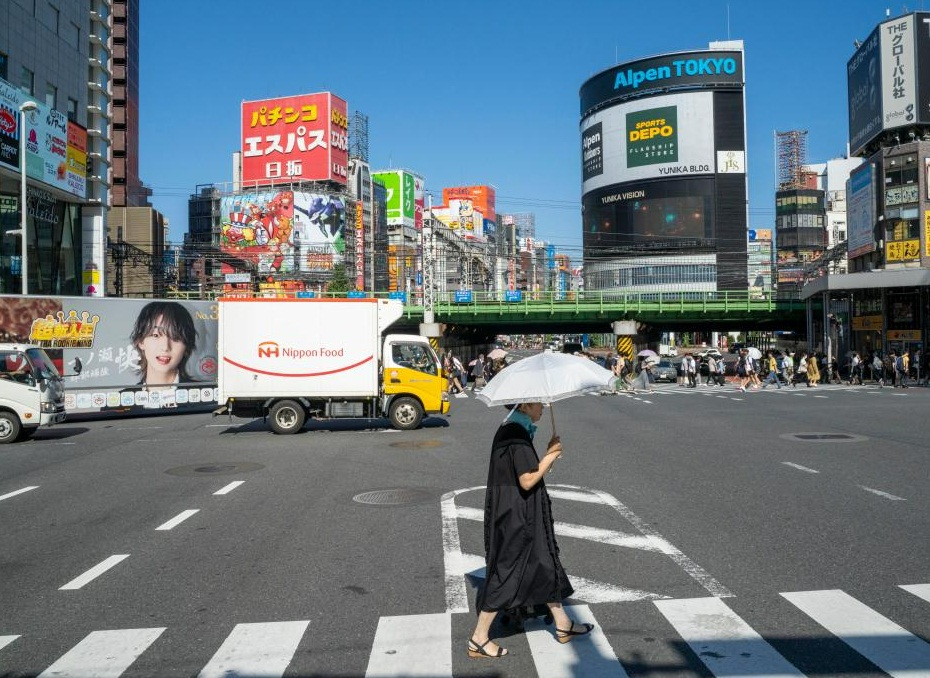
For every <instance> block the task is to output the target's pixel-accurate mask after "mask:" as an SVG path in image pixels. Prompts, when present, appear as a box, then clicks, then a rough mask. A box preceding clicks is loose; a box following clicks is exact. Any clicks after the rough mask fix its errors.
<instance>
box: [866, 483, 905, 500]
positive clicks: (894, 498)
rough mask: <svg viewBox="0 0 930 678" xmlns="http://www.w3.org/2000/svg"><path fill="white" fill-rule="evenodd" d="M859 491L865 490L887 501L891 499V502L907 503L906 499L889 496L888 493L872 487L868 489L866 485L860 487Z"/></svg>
mask: <svg viewBox="0 0 930 678" xmlns="http://www.w3.org/2000/svg"><path fill="white" fill-rule="evenodd" d="M859 489H862V490H865V491H866V492H871V493H872V494H877V495H878V496H879V497H884V498H885V499H890V500H891V501H907V499H905V498H904V497H896V496H895V495H893V494H888V493H887V492H882V491H881V490H876V489H875V488H872V487H866V486H865V485H859Z"/></svg>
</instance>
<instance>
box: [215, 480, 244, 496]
mask: <svg viewBox="0 0 930 678" xmlns="http://www.w3.org/2000/svg"><path fill="white" fill-rule="evenodd" d="M243 483H245V481H244V480H234V481H232V482H231V483H229V485H227V486H226V487H223V488H220V489H219V490H217V491H216V492H214V493H213V494H215V495H217V494H229V493H230V492H232V491H233V490H235V489H236V488H237V487H239V486H240V485H242V484H243Z"/></svg>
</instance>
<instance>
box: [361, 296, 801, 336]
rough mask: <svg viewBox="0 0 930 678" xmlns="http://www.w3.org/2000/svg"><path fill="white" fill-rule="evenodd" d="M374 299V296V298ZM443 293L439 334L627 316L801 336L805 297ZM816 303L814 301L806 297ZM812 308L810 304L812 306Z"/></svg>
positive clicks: (575, 327) (558, 327) (412, 307)
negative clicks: (511, 298) (516, 297)
mask: <svg viewBox="0 0 930 678" xmlns="http://www.w3.org/2000/svg"><path fill="white" fill-rule="evenodd" d="M378 296H381V295H378ZM505 296H506V293H503V292H471V294H470V298H468V295H462V294H461V293H455V292H448V293H440V294H438V295H436V298H435V299H434V302H433V316H434V317H433V320H434V322H437V323H441V324H443V325H445V326H446V330H445V331H446V334H458V333H475V332H479V333H482V334H490V335H494V334H546V333H559V334H561V333H575V334H577V333H593V332H605V333H610V332H611V331H612V328H611V323H613V322H614V321H615V320H634V321H636V322H638V323H640V324H641V325H644V326H647V327H649V328H650V329H652V330H658V331H700V330H706V331H711V330H718V331H737V330H738V331H745V330H761V331H766V330H768V331H793V332H799V333H801V334H804V333H805V331H806V327H807V324H806V323H807V321H806V314H807V309H808V302H806V301H801V300H799V299H775V298H774V297H772V296H760V295H758V294H751V293H749V292H744V291H740V292H735V291H727V292H651V293H635V294H624V293H617V292H600V291H598V292H576V293H565V292H563V293H559V292H537V293H531V292H522V293H521V295H519V296H520V298H519V300H515V301H508V300H505ZM812 306H813V307H814V308H819V305H818V302H816V301H815V302H813V303H812ZM812 310H813V309H812ZM421 322H423V306H422V305H418V304H416V303H408V304H406V305H405V307H404V319H403V321H401V323H402V324H403V325H404V326H405V327H406V328H407V329H409V330H413V331H416V329H415V328H416V327H417V326H418V324H419V323H421Z"/></svg>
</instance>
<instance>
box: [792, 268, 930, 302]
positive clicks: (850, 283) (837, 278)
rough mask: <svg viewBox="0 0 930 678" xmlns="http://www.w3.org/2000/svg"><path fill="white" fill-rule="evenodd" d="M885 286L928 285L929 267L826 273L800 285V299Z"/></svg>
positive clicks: (929, 284) (929, 281)
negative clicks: (826, 293) (802, 285)
mask: <svg viewBox="0 0 930 678" xmlns="http://www.w3.org/2000/svg"><path fill="white" fill-rule="evenodd" d="M887 287H912V288H916V287H930V269H926V268H910V269H900V270H895V271H868V272H865V273H846V274H843V275H839V274H834V275H830V274H829V273H828V274H827V275H825V276H822V277H820V278H817V279H816V280H812V281H811V282H809V283H807V284H806V285H805V286H804V287H802V288H801V299H810V298H811V297H813V296H816V295H818V294H823V293H824V292H844V291H850V290H874V289H881V288H887Z"/></svg>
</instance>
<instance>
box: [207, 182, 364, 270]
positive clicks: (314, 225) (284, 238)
mask: <svg viewBox="0 0 930 678" xmlns="http://www.w3.org/2000/svg"><path fill="white" fill-rule="evenodd" d="M220 209H221V211H222V222H221V224H222V225H221V231H220V250H221V251H222V252H224V253H225V254H229V255H232V256H235V257H237V258H239V259H242V260H243V261H247V262H250V263H252V264H253V265H255V267H256V268H257V270H258V273H259V274H261V275H273V274H277V273H283V274H291V273H297V272H300V273H314V272H324V271H330V270H332V268H333V266H334V265H336V264H338V263H341V262H342V261H343V260H344V257H345V225H346V205H345V201H344V200H343V199H342V198H341V197H338V196H332V195H326V194H322V193H308V192H305V191H274V190H267V191H255V192H251V193H237V194H233V195H227V196H224V197H222V198H221V199H220Z"/></svg>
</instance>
